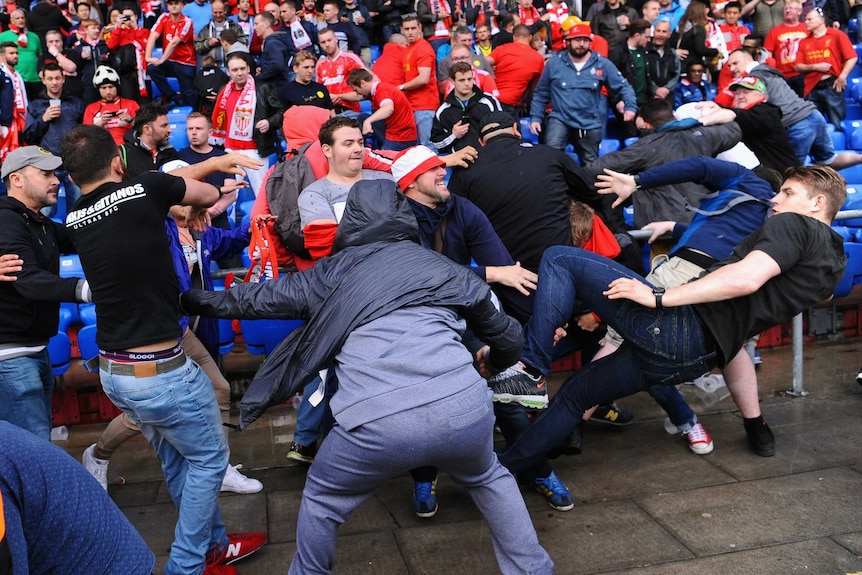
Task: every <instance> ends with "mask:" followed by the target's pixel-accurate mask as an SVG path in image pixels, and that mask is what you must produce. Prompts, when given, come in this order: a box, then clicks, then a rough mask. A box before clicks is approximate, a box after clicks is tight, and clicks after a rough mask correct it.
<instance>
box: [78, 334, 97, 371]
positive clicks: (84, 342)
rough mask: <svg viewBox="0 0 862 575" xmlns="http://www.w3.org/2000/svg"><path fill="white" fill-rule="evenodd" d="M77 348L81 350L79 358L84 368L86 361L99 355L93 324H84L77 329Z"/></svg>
mask: <svg viewBox="0 0 862 575" xmlns="http://www.w3.org/2000/svg"><path fill="white" fill-rule="evenodd" d="M78 349H80V350H81V359H83V360H84V362H85V365H84V367H85V368H86V362H87V361H88V360H91V359H93V358H94V357H96V356H97V355H99V346H98V345H97V344H96V326H95V325H85V326H84V327H82V328H81V329H80V330H79V331H78ZM94 371H95V370H94Z"/></svg>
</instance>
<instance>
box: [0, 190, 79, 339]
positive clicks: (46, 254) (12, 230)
mask: <svg viewBox="0 0 862 575" xmlns="http://www.w3.org/2000/svg"><path fill="white" fill-rule="evenodd" d="M74 251H75V248H74V247H73V246H72V241H71V239H70V238H69V234H68V233H67V232H66V228H65V227H63V226H62V225H60V224H57V223H55V222H53V221H51V220H50V219H49V218H46V217H45V216H43V215H42V214H37V213H35V212H33V211H32V210H30V209H28V208H27V207H26V206H25V205H24V204H22V203H21V202H19V201H18V200H16V199H14V198H10V197H0V254H18V256H19V257H20V258H21V259H23V260H24V265H23V269H22V270H21V271H20V272H18V273H17V274H15V275H16V277H17V278H18V280H17V281H14V282H0V317H2V318H3V321H0V345H2V344H9V343H15V344H29V345H43V344H45V343H47V342H48V340H49V339H50V338H52V337H53V336H54V335H56V334H57V325H58V318H59V315H60V302H62V301H72V302H73V301H79V297H80V294H81V287H83V286H82V284H83V283H84V280H79V279H78V278H61V277H60V254H61V253H73V252H74ZM79 284H80V285H79Z"/></svg>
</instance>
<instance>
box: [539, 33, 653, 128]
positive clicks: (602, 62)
mask: <svg viewBox="0 0 862 575" xmlns="http://www.w3.org/2000/svg"><path fill="white" fill-rule="evenodd" d="M604 86H607V88H608V91H609V92H610V95H611V100H612V101H620V100H622V101H623V102H625V109H626V110H627V111H632V112H636V111H637V109H638V105H637V101H636V100H635V92H634V89H632V87H631V84H629V83H628V82H627V81H626V79H625V78H624V77H623V75H622V74H621V73H620V71H619V70H618V69H617V67H616V66H614V64H613V62H611V61H610V60H608V59H607V58H605V57H603V56H600V55H598V54H597V53H595V52H591V53H590V57H589V58H588V59H587V62H586V63H585V64H584V67H583V68H581V71H580V72H579V71H578V70H577V69H575V64H574V62H572V59H571V58H570V57H569V53H568V52H567V51H565V50H563V51H560V52H557V53H555V54H554V55H553V56H551V58H550V59H549V60H548V62H547V64H545V70H544V71H543V72H542V77H541V78H540V79H539V84H538V85H537V86H536V91H535V92H534V93H533V101H532V103H531V105H530V121H531V122H541V121H542V120H543V118H544V116H545V108H546V107H547V105H548V102H550V103H551V106H552V110H551V114H550V116H551V117H552V118H556V119H558V120H560V121H561V122H563V123H564V124H566V125H567V126H569V127H571V128H575V129H579V130H595V129H598V128H601V127H602V126H604V124H605V121H606V120H607V104H606V102H605V96H604V95H602V87H604Z"/></svg>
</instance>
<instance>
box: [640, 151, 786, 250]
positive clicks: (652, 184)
mask: <svg viewBox="0 0 862 575" xmlns="http://www.w3.org/2000/svg"><path fill="white" fill-rule="evenodd" d="M639 178H640V183H641V186H643V187H645V188H656V187H659V186H665V185H668V184H677V183H680V182H694V183H696V184H701V185H703V186H705V187H706V188H707V189H709V190H710V191H712V192H713V194H710V195H709V196H706V197H705V198H704V199H703V200H702V201H701V203H700V206H699V209H700V210H702V211H704V212H721V211H722V209H723V208H725V207H727V206H729V205H731V204H730V202H733V201H738V200H740V199H742V198H741V194H740V192H741V193H742V194H748V195H749V196H751V198H750V199H748V200H747V201H742V202H741V203H738V204H736V205H735V206H732V207H730V209H728V210H727V211H724V212H723V213H712V214H704V213H695V215H694V217H693V218H692V219H691V224H689V225H686V224H684V223H683V224H680V223H678V224H677V225H676V226H675V227H674V237H675V238H676V237H677V236H681V237H680V238H679V241H678V242H677V245H676V247H674V249H673V250H671V252H670V255H673V254H674V253H675V252H677V251H678V250H679V249H681V248H689V249H694V250H698V251H700V252H702V253H705V254H707V255H709V256H711V257H712V258H713V259H715V260H716V261H718V260H723V259H724V258H726V257H728V256H729V255H730V254H731V252H732V251H733V248H735V247H736V246H737V245H738V244H739V243H740V242H741V241H742V240H743V239H745V238H746V236H748V235H749V234H751V233H752V232H753V231H754V230H756V229H757V228H759V227H760V226H762V225H763V222H764V221H766V217H767V215H768V213H769V208H770V205H771V204H770V201H769V200H770V199H771V198H772V196H774V195H775V192H773V190H772V188H771V187H770V185H769V184H768V183H767V182H766V181H765V180H762V179H760V178H759V177H757V176H755V175H754V173H753V172H752V171H751V170H748V169H747V168H744V167H742V166H740V165H739V164H736V163H734V162H725V161H722V160H716V159H714V158H707V157H706V156H692V157H690V158H685V159H683V160H677V161H676V162H670V163H668V164H665V165H664V166H660V167H658V168H654V169H652V170H648V171H646V172H641V173H640V174H639Z"/></svg>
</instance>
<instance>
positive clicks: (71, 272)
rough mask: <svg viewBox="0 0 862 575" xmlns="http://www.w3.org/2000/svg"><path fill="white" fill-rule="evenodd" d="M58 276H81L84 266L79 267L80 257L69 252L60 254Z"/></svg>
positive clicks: (82, 275)
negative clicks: (63, 254) (64, 254)
mask: <svg viewBox="0 0 862 575" xmlns="http://www.w3.org/2000/svg"><path fill="white" fill-rule="evenodd" d="M60 277H61V278H83V277H84V268H83V267H81V258H79V257H78V254H69V255H66V256H60Z"/></svg>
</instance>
